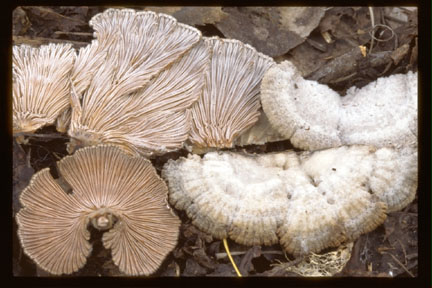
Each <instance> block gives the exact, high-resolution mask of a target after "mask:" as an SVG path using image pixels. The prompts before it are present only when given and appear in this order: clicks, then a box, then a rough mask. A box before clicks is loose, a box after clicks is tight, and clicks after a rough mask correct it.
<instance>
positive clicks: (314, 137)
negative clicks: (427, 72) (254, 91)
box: [261, 61, 417, 150]
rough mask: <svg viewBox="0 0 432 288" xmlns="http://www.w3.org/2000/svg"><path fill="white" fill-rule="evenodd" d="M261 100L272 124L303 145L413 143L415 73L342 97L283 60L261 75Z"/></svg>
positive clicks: (308, 147) (315, 147)
mask: <svg viewBox="0 0 432 288" xmlns="http://www.w3.org/2000/svg"><path fill="white" fill-rule="evenodd" d="M261 101H262V105H263V109H264V112H265V113H266V115H267V117H268V119H269V121H270V123H271V124H272V126H273V127H274V128H275V129H276V130H277V131H278V132H279V133H280V134H282V135H283V136H284V137H286V138H289V139H290V141H291V142H292V143H293V145H294V146H296V147H298V148H301V149H305V150H318V149H324V148H330V147H337V146H341V145H358V144H363V145H374V146H376V147H405V146H417V73H412V72H409V73H407V74H404V75H402V74H397V75H392V76H389V77H382V78H379V79H378V80H377V81H375V82H372V83H370V84H368V85H367V86H365V87H363V88H361V89H357V88H355V87H352V88H350V89H349V90H348V91H347V95H346V96H344V97H340V96H339V94H338V93H336V92H335V91H333V90H332V89H330V88H329V87H328V86H326V85H322V84H319V83H318V82H316V81H311V80H306V79H303V78H302V76H301V75H300V73H299V71H298V70H297V68H296V67H295V66H294V65H293V64H292V63H291V62H289V61H284V62H282V63H281V64H278V65H276V66H274V67H272V68H271V69H269V70H268V71H267V73H266V74H265V76H264V78H263V81H262V85H261Z"/></svg>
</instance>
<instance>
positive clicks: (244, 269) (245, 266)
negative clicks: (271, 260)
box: [238, 246, 261, 275]
mask: <svg viewBox="0 0 432 288" xmlns="http://www.w3.org/2000/svg"><path fill="white" fill-rule="evenodd" d="M259 256H261V246H253V247H252V248H250V249H249V250H248V251H247V252H246V254H245V255H244V256H243V258H242V260H241V261H240V265H239V266H238V268H239V270H240V272H241V274H242V275H248V274H249V272H251V271H253V270H254V265H253V264H252V259H254V258H257V257H259Z"/></svg>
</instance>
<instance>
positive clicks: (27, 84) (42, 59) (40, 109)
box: [12, 44, 75, 134]
mask: <svg viewBox="0 0 432 288" xmlns="http://www.w3.org/2000/svg"><path fill="white" fill-rule="evenodd" d="M74 60H75V52H74V50H73V48H72V45H70V44H49V45H43V46H40V47H39V48H34V47H31V46H27V45H20V46H13V53H12V82H13V83H12V87H13V89H12V92H13V95H12V111H13V112H12V117H13V133H14V134H16V133H21V132H34V131H36V130H37V129H39V128H41V127H42V126H44V125H48V124H53V123H54V121H55V120H56V118H57V116H58V115H59V114H60V113H62V112H63V111H64V110H66V109H67V107H68V106H69V91H70V79H69V77H70V74H71V71H72V67H73V63H74Z"/></svg>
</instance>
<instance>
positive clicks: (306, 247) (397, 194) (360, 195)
mask: <svg viewBox="0 0 432 288" xmlns="http://www.w3.org/2000/svg"><path fill="white" fill-rule="evenodd" d="M416 166H417V151H416V149H411V148H406V149H404V150H397V149H393V148H381V149H376V148H374V147H372V146H343V147H339V148H332V149H327V150H322V151H316V152H302V153H298V152H293V151H287V152H279V153H269V154H259V155H255V154H254V155H252V154H243V153H234V152H210V153H207V154H206V155H204V157H203V158H200V157H199V156H198V155H189V156H188V158H180V159H178V160H177V161H173V160H170V161H169V162H167V163H166V164H165V166H164V168H163V170H162V177H163V178H164V179H165V180H167V181H168V187H169V201H170V203H171V204H172V205H174V206H175V207H176V208H177V209H180V210H185V211H186V213H187V215H188V216H189V217H190V218H191V219H192V223H193V224H194V225H196V226H197V227H198V228H200V229H201V230H203V231H206V232H208V233H211V234H212V235H213V236H214V237H216V238H227V237H229V238H231V239H233V240H234V241H236V242H238V243H240V244H244V245H259V244H265V245H271V244H275V243H278V242H280V243H281V245H282V246H283V247H284V249H285V250H286V251H287V252H289V253H292V254H294V255H304V254H308V253H311V252H318V251H320V250H322V249H324V248H326V247H333V246H338V245H340V244H341V243H342V242H347V241H352V240H355V239H356V238H357V237H359V235H360V234H362V233H366V232H369V231H371V230H373V229H375V228H376V227H377V226H378V225H380V224H382V223H383V222H384V220H385V219H386V213H387V212H389V211H394V210H397V209H400V208H401V207H404V206H406V205H407V204H408V203H409V202H410V201H412V199H413V198H414V195H415V191H416V187H417V175H416V172H417V169H416Z"/></svg>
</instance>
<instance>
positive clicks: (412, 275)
mask: <svg viewBox="0 0 432 288" xmlns="http://www.w3.org/2000/svg"><path fill="white" fill-rule="evenodd" d="M382 253H384V254H389V255H390V256H391V257H392V258H393V260H394V261H395V262H396V263H398V264H399V265H400V266H401V267H402V268H403V269H404V270H405V272H407V273H408V274H409V275H410V276H411V277H413V278H414V277H415V276H414V274H412V273H411V272H410V271H409V270H408V269H407V268H406V267H405V265H404V264H402V263H401V262H400V261H399V260H398V259H397V258H396V257H395V256H394V255H393V254H392V253H389V252H385V251H383V252H382Z"/></svg>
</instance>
